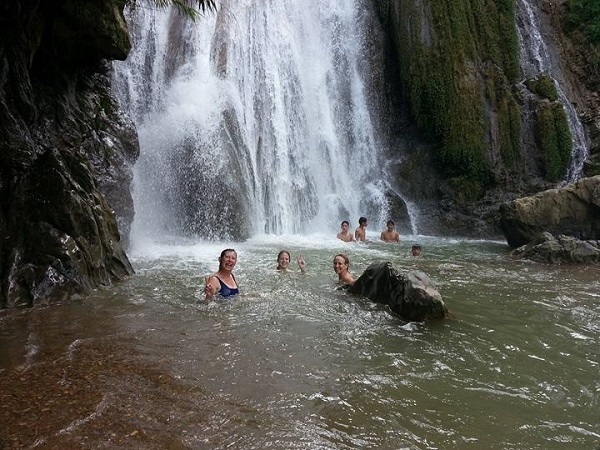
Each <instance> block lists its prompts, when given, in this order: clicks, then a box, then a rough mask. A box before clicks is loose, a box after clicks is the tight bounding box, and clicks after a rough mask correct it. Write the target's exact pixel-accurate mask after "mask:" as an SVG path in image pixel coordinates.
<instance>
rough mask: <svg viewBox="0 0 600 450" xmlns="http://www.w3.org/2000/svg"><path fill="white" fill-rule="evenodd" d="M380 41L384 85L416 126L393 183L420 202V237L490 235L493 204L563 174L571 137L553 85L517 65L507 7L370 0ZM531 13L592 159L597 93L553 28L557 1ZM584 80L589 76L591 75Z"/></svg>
mask: <svg viewBox="0 0 600 450" xmlns="http://www.w3.org/2000/svg"><path fill="white" fill-rule="evenodd" d="M376 4H377V7H378V10H379V12H380V16H381V19H382V21H383V23H384V25H385V26H386V29H387V30H388V34H389V36H390V40H391V45H390V58H389V60H390V61H391V66H390V71H389V73H390V74H391V77H390V83H394V84H396V85H397V86H398V89H399V92H400V93H401V94H400V96H401V102H402V103H403V104H404V105H405V107H406V109H407V110H408V113H409V115H410V117H411V118H412V121H413V122H414V123H415V125H416V129H417V133H416V135H417V136H420V138H419V137H418V138H417V139H415V144H414V145H413V146H412V147H413V150H412V152H411V154H409V155H408V157H406V158H404V159H403V161H402V164H401V165H399V166H398V168H397V175H396V176H397V180H398V185H399V187H400V188H401V189H402V190H403V192H405V193H406V195H407V196H408V197H409V198H410V199H411V200H413V201H414V202H415V203H417V204H419V205H421V207H422V216H423V218H424V220H423V221H422V229H421V230H420V231H421V232H424V233H439V232H441V231H442V230H443V231H444V232H445V233H449V234H456V235H466V236H477V237H490V236H499V235H500V230H499V228H498V226H497V225H498V223H499V215H498V210H497V209H498V204H499V203H500V202H503V201H507V200H511V199H513V198H516V197H519V196H522V195H526V194H531V193H534V192H538V191H541V190H545V189H549V188H551V187H554V186H556V185H557V183H558V182H560V181H561V180H562V179H564V178H565V175H566V170H567V167H566V166H567V165H568V161H569V155H570V152H571V143H572V141H571V135H570V131H569V129H568V125H567V119H566V115H565V112H564V110H563V108H562V105H561V104H560V103H559V102H558V101H557V95H556V91H555V89H554V87H553V84H552V82H548V79H547V78H546V77H545V74H543V73H540V74H539V75H538V76H536V77H533V78H531V79H526V78H524V76H523V73H522V71H521V69H520V67H519V49H518V39H517V29H516V26H515V23H516V18H517V15H516V2H515V1H514V0H502V1H491V0H484V1H482V0H477V1H471V0H460V1H454V0H435V1H433V0H425V1H416V0H376ZM541 12H542V14H541V15H540V17H539V18H538V19H539V21H540V23H541V27H542V30H543V32H544V33H546V34H548V36H546V38H547V41H548V43H549V45H551V46H552V51H553V52H555V53H556V54H557V55H558V56H559V58H560V60H561V64H560V66H561V68H562V70H563V73H564V76H563V77H562V78H563V79H562V80H561V81H562V82H564V83H565V84H566V90H567V92H568V94H569V95H570V96H571V100H572V101H573V102H575V103H576V104H577V105H576V106H577V108H578V112H579V114H580V116H581V117H584V118H586V119H587V120H585V122H586V124H587V132H588V135H590V136H591V137H592V141H593V142H592V146H591V158H590V161H589V162H588V163H587V166H586V170H587V172H586V175H593V174H594V170H595V169H594V167H595V165H594V161H595V160H596V158H597V155H598V141H599V139H598V136H599V135H600V133H599V132H598V124H597V123H595V122H597V121H596V120H595V119H594V117H598V114H597V112H598V96H597V94H596V93H595V92H594V89H595V87H594V86H596V87H597V83H596V84H595V85H594V83H593V81H592V79H593V78H590V77H589V76H588V74H589V68H587V69H586V64H587V63H586V62H585V61H586V60H585V54H586V53H585V51H582V50H581V48H582V47H581V46H578V45H576V43H575V42H574V41H573V39H572V38H571V37H569V36H567V35H566V34H565V33H564V32H563V28H562V23H563V18H564V14H565V6H564V2H557V1H554V0H545V1H544V2H542V3H541ZM595 79H598V77H596V78H595Z"/></svg>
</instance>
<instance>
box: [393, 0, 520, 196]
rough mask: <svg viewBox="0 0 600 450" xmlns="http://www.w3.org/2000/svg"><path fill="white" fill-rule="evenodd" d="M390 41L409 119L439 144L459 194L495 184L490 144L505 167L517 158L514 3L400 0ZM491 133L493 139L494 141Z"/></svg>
mask: <svg viewBox="0 0 600 450" xmlns="http://www.w3.org/2000/svg"><path fill="white" fill-rule="evenodd" d="M395 7H396V8H397V10H396V14H397V17H398V24H396V36H395V41H396V42H395V44H396V47H397V49H398V51H397V56H398V58H399V65H400V74H401V78H402V84H403V86H404V90H405V92H404V94H405V97H406V99H407V101H408V103H409V105H410V111H411V113H412V116H413V118H414V120H415V122H416V124H417V125H418V127H419V128H420V129H421V130H422V131H423V133H424V134H425V135H427V136H429V137H430V138H431V141H432V142H433V143H434V145H436V146H437V153H438V157H437V158H436V160H437V162H438V165H439V168H440V170H441V173H442V174H443V175H444V176H445V177H447V178H448V179H450V181H451V183H452V184H453V185H454V187H455V189H456V190H457V191H458V193H459V195H460V196H462V197H465V198H477V197H479V196H480V195H481V194H482V193H483V191H484V190H485V189H486V188H487V187H488V186H489V185H490V184H491V183H492V182H493V176H492V173H491V171H490V163H489V161H488V159H487V158H486V154H487V153H488V150H489V147H490V146H493V147H495V150H496V151H497V153H498V154H500V155H501V157H502V158H503V163H504V165H505V166H506V167H508V168H510V167H512V166H513V165H514V164H515V161H516V160H517V157H518V154H519V148H520V144H519V137H520V132H521V125H520V107H519V104H518V102H517V101H516V100H515V97H514V95H513V93H512V91H511V86H512V84H513V83H514V82H515V81H516V80H517V79H518V77H519V60H518V43H517V35H516V29H515V4H514V0H499V1H494V0H485V1H481V0H466V1H461V2H456V1H453V0H440V1H430V2H414V1H411V0H402V1H400V2H398V3H397V4H396V6H395ZM491 136H495V138H494V139H493V141H492V140H491Z"/></svg>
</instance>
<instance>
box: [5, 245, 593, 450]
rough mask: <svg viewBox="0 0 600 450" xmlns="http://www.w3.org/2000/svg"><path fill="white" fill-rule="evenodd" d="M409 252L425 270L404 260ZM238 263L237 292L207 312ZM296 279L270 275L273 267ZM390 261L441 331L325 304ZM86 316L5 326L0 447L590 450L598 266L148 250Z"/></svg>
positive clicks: (394, 251) (442, 253)
mask: <svg viewBox="0 0 600 450" xmlns="http://www.w3.org/2000/svg"><path fill="white" fill-rule="evenodd" d="M414 242H419V243H420V244H422V245H423V247H424V256H423V257H421V258H413V257H411V256H409V249H410V245H411V244H412V243H414ZM231 246H233V247H235V248H236V249H237V250H238V255H239V258H238V266H237V267H236V270H235V273H236V277H237V279H238V282H239V284H240V287H241V289H242V292H243V294H242V295H241V296H240V297H239V298H238V299H237V300H234V301H228V302H221V303H218V302H214V303H211V304H209V305H205V304H203V303H201V302H199V300H201V297H202V296H201V286H200V283H201V280H202V279H203V276H204V275H206V274H209V273H211V272H213V271H214V270H216V268H217V257H218V254H219V253H220V251H221V250H222V249H223V248H226V247H231ZM283 248H285V249H287V250H289V251H290V252H291V253H292V259H293V260H295V258H296V257H297V256H298V255H299V254H303V255H304V258H305V259H306V262H307V265H308V273H307V274H305V275H302V274H300V273H299V272H298V271H294V272H292V273H289V274H279V273H276V272H275V271H274V267H275V258H276V254H277V252H278V251H279V250H281V249H283ZM336 253H346V254H348V255H349V257H350V259H351V261H352V266H351V271H352V272H353V273H354V275H359V274H360V273H361V272H362V270H364V269H365V268H366V267H367V266H368V264H369V263H371V262H373V261H376V260H389V261H391V262H392V263H393V264H394V265H395V266H396V267H397V268H398V269H400V270H413V269H419V270H423V271H424V272H425V273H427V274H428V275H429V276H430V277H431V278H432V280H433V281H434V282H435V283H436V284H437V287H438V289H439V291H440V292H441V294H442V296H443V297H444V300H445V301H446V303H447V305H448V307H449V309H450V310H451V312H452V317H451V318H449V319H447V320H443V321H439V322H435V323H429V324H417V323H405V322H403V321H402V320H400V319H399V318H397V317H395V316H394V315H392V314H390V312H389V311H388V310H387V309H386V308H384V307H382V306H380V305H375V304H373V303H371V302H369V301H368V300H365V299H357V298H354V297H352V296H349V295H347V294H345V293H344V292H342V291H338V290H336V289H335V285H334V282H335V279H336V278H335V274H334V273H333V270H332V268H331V261H332V259H333V256H334V255H335V254H336ZM132 261H133V263H134V266H135V268H136V271H137V274H136V275H135V276H133V277H131V278H130V279H128V280H126V281H125V282H123V283H120V284H118V285H117V286H115V287H113V288H110V289H106V290H99V291H98V292H96V293H95V294H94V295H92V296H91V297H90V298H88V299H85V300H83V301H75V302H71V303H68V304H63V305H53V306H50V307H44V308H37V309H34V310H24V311H10V312H4V313H3V314H2V315H0V384H1V386H0V387H1V392H2V394H1V396H2V408H1V412H2V417H0V420H1V421H2V423H4V424H6V425H7V426H6V428H7V432H4V433H2V437H0V444H2V445H1V446H0V447H8V448H10V446H11V445H12V446H22V447H37V448H59V447H60V448H69V447H78V448H157V449H158V448H216V449H219V448H223V449H224V448H277V449H289V448H319V449H338V448H339V449H345V448H389V449H397V448H419V449H428V448H444V449H448V448H474V449H475V448H477V449H478V448H540V449H542V448H543V449H547V448H582V449H584V448H585V449H589V448H595V447H596V446H598V445H600V420H599V419H600V415H599V413H598V410H599V406H600V404H599V403H600V378H599V376H598V373H599V364H600V345H599V343H600V342H599V341H600V281H599V280H600V277H599V275H600V268H598V267H582V266H546V265H540V264H537V263H532V262H526V261H513V260H511V259H510V258H509V256H508V247H507V246H506V245H505V244H504V243H503V242H494V241H472V240H458V239H441V238H435V237H425V236H409V237H406V238H405V239H404V240H403V242H402V243H401V244H400V245H394V244H382V243H379V242H372V243H369V244H366V245H360V244H345V243H341V242H340V241H337V240H335V239H331V238H329V237H326V236H321V235H311V236H260V237H256V238H254V239H252V240H250V241H247V242H244V243H237V244H231V243H204V242H183V241H182V240H180V239H173V240H172V242H167V243H161V244H156V243H150V242H146V243H143V244H140V245H138V248H137V249H134V251H133V253H132Z"/></svg>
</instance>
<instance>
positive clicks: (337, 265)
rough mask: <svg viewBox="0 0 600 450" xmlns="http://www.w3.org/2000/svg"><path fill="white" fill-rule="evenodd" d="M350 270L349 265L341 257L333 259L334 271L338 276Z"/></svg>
mask: <svg viewBox="0 0 600 450" xmlns="http://www.w3.org/2000/svg"><path fill="white" fill-rule="evenodd" d="M346 270H348V263H347V262H346V261H345V260H344V258H343V257H341V256H336V257H335V258H333V271H334V272H335V273H337V274H338V275H339V274H340V273H343V272H345V271H346Z"/></svg>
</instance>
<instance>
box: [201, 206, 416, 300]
mask: <svg viewBox="0 0 600 450" xmlns="http://www.w3.org/2000/svg"><path fill="white" fill-rule="evenodd" d="M358 224H359V226H358V228H357V229H356V230H355V232H354V236H353V235H352V233H351V232H350V231H349V230H348V227H349V226H350V223H348V221H347V220H344V221H343V222H342V231H341V232H340V233H338V235H337V237H338V239H341V240H342V241H344V242H353V241H361V242H367V239H366V228H367V219H366V217H361V218H360V219H359V220H358ZM395 226H396V225H395V223H394V221H393V220H388V222H387V229H386V230H384V231H382V232H381V240H382V241H384V242H400V235H399V234H398V232H397V231H396V230H395ZM411 253H412V255H413V256H420V255H421V246H420V245H413V246H412V249H411ZM291 259H292V257H291V255H290V252H288V251H287V250H282V251H280V252H279V254H278V255H277V268H276V270H278V271H280V272H286V271H287V270H288V269H289V266H290V263H291ZM297 263H298V267H299V269H300V271H301V272H302V273H305V272H306V263H305V262H304V258H303V256H302V255H300V256H299V257H298V260H297ZM236 264H237V252H236V251H235V250H234V249H232V248H227V249H225V250H223V251H222V252H221V256H220V257H219V270H218V271H217V272H216V273H214V274H213V275H210V276H208V277H206V280H205V286H204V295H205V301H206V302H209V301H211V300H212V299H214V298H215V297H216V296H217V295H218V296H221V297H231V296H234V295H236V294H238V293H239V292H240V291H239V287H238V284H237V281H236V279H235V276H234V275H233V269H234V267H235V265H236ZM349 269H350V259H349V258H348V257H347V256H346V255H344V254H338V255H335V257H334V258H333V270H334V272H335V273H336V274H337V275H338V283H339V284H341V285H352V284H354V281H355V280H354V277H353V276H352V274H350V271H349Z"/></svg>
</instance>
